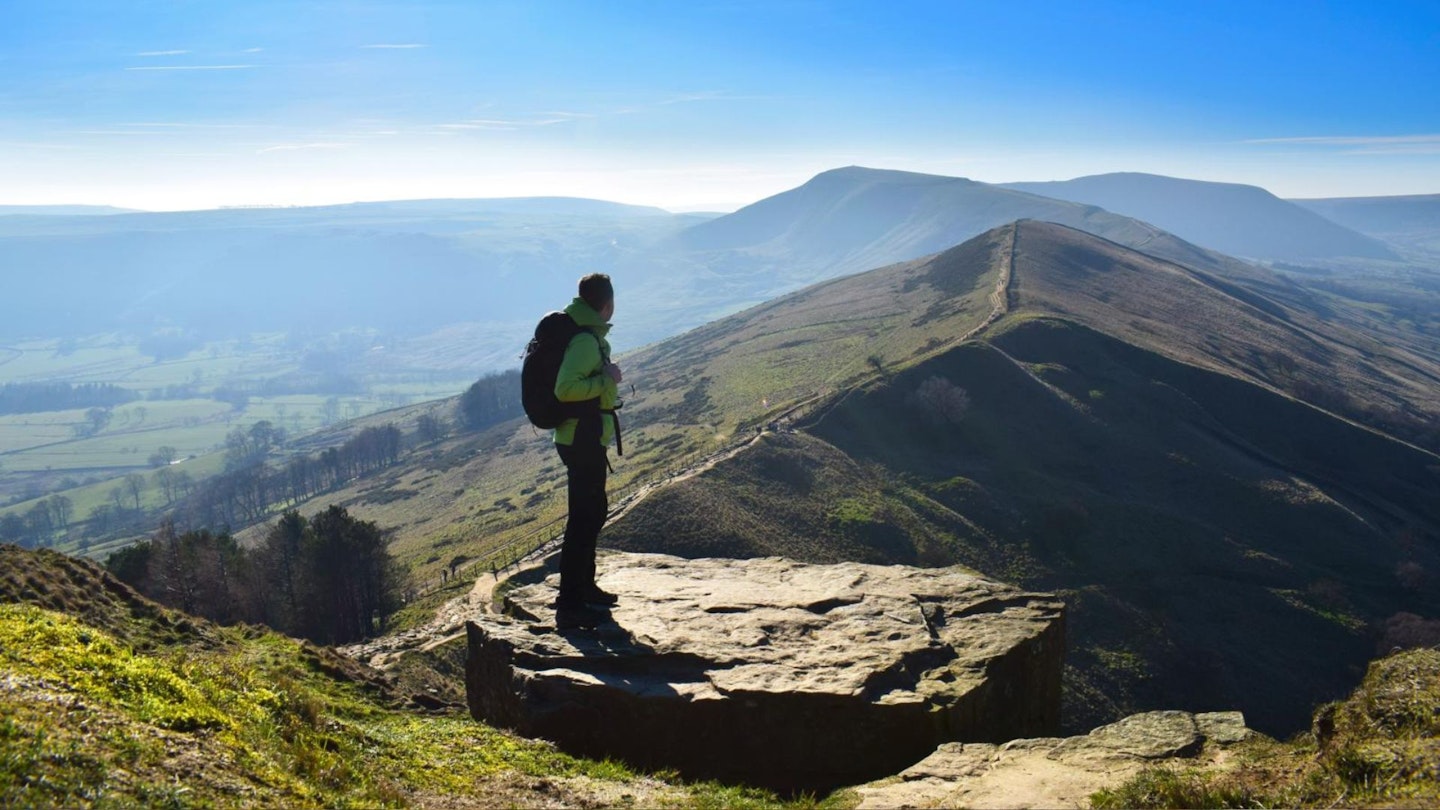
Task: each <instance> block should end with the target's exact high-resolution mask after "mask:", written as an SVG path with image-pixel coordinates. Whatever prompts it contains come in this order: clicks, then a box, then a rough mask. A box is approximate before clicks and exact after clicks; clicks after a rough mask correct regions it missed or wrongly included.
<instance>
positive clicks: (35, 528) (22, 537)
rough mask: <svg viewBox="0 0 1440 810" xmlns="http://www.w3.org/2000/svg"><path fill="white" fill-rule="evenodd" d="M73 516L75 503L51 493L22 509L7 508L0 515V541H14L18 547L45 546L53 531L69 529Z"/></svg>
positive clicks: (50, 539)
mask: <svg viewBox="0 0 1440 810" xmlns="http://www.w3.org/2000/svg"><path fill="white" fill-rule="evenodd" d="M74 517H75V504H74V502H73V501H71V500H70V499H69V498H67V497H65V496H64V495H51V496H50V497H49V498H46V499H44V500H42V501H36V503H35V505H34V506H31V507H30V508H29V509H27V510H25V513H24V514H23V515H22V514H16V513H15V512H8V513H6V514H5V515H3V516H0V542H6V543H14V544H15V545H17V546H21V547H22V548H40V547H43V546H48V545H50V544H51V542H52V541H53V540H54V537H55V533H56V532H64V531H67V530H69V528H70V523H71V521H72V520H73V519H74Z"/></svg>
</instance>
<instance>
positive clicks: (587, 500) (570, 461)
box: [555, 436, 610, 607]
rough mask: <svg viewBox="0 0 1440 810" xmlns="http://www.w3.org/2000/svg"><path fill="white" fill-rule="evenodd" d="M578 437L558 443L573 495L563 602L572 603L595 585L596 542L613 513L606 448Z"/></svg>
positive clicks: (564, 550)
mask: <svg viewBox="0 0 1440 810" xmlns="http://www.w3.org/2000/svg"><path fill="white" fill-rule="evenodd" d="M587 438H588V437H587ZM576 439H577V441H576V443H575V444H574V445H570V446H566V445H563V444H557V445H555V449H556V451H558V452H559V453H560V460H561V461H563V462H564V463H565V473H566V477H567V478H568V480H569V498H570V515H569V517H568V518H566V520H565V540H564V542H563V543H562V544H561V546H560V604H563V605H568V606H571V607H578V606H579V605H581V604H583V603H584V601H585V597H586V596H587V594H588V592H589V591H590V590H591V589H592V588H593V586H594V585H595V544H596V542H597V541H598V540H599V539H600V529H601V528H603V527H604V526H605V519H606V518H607V517H608V516H609V513H610V501H609V499H608V498H607V496H606V495H605V473H606V470H607V468H608V466H609V465H608V464H607V463H606V458H605V454H606V449H605V447H603V446H602V445H600V444H599V442H596V443H595V444H591V443H590V441H584V442H581V441H580V440H579V437H578V436H577V437H576ZM592 441H593V440H592Z"/></svg>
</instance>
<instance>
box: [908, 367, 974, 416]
mask: <svg viewBox="0 0 1440 810" xmlns="http://www.w3.org/2000/svg"><path fill="white" fill-rule="evenodd" d="M905 401H906V403H907V404H909V405H910V406H911V407H912V408H915V409H917V410H919V411H920V413H921V414H922V415H923V416H924V417H925V418H926V419H928V420H929V421H931V422H935V423H939V424H946V423H949V424H955V425H958V424H960V422H961V421H963V420H964V419H965V413H966V411H968V410H969V409H970V394H969V393H967V392H966V391H965V389H964V388H961V387H960V386H958V385H956V384H955V383H952V382H950V381H949V380H947V379H945V378H943V377H931V378H929V379H927V380H925V382H922V383H920V387H919V388H917V389H915V391H914V392H913V393H911V394H910V396H908V397H906V399H905Z"/></svg>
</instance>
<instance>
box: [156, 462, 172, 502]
mask: <svg viewBox="0 0 1440 810" xmlns="http://www.w3.org/2000/svg"><path fill="white" fill-rule="evenodd" d="M155 483H156V484H157V485H158V486H159V487H160V494H162V495H164V496H165V505H166V506H169V505H170V504H172V503H174V502H175V470H173V469H171V468H170V467H168V466H166V467H161V468H160V469H158V470H156V471H155Z"/></svg>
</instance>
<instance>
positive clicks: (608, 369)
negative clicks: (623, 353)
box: [605, 363, 625, 385]
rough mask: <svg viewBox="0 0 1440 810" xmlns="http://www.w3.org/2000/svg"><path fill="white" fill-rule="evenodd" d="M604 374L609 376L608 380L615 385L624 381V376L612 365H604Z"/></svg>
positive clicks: (617, 367) (618, 368)
mask: <svg viewBox="0 0 1440 810" xmlns="http://www.w3.org/2000/svg"><path fill="white" fill-rule="evenodd" d="M605 373H606V374H607V375H609V377H610V379H612V380H614V381H615V384H616V385H619V384H620V383H622V382H624V381H625V375H624V374H622V373H620V367H619V366H617V365H615V364H614V363H607V364H606V365H605Z"/></svg>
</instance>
